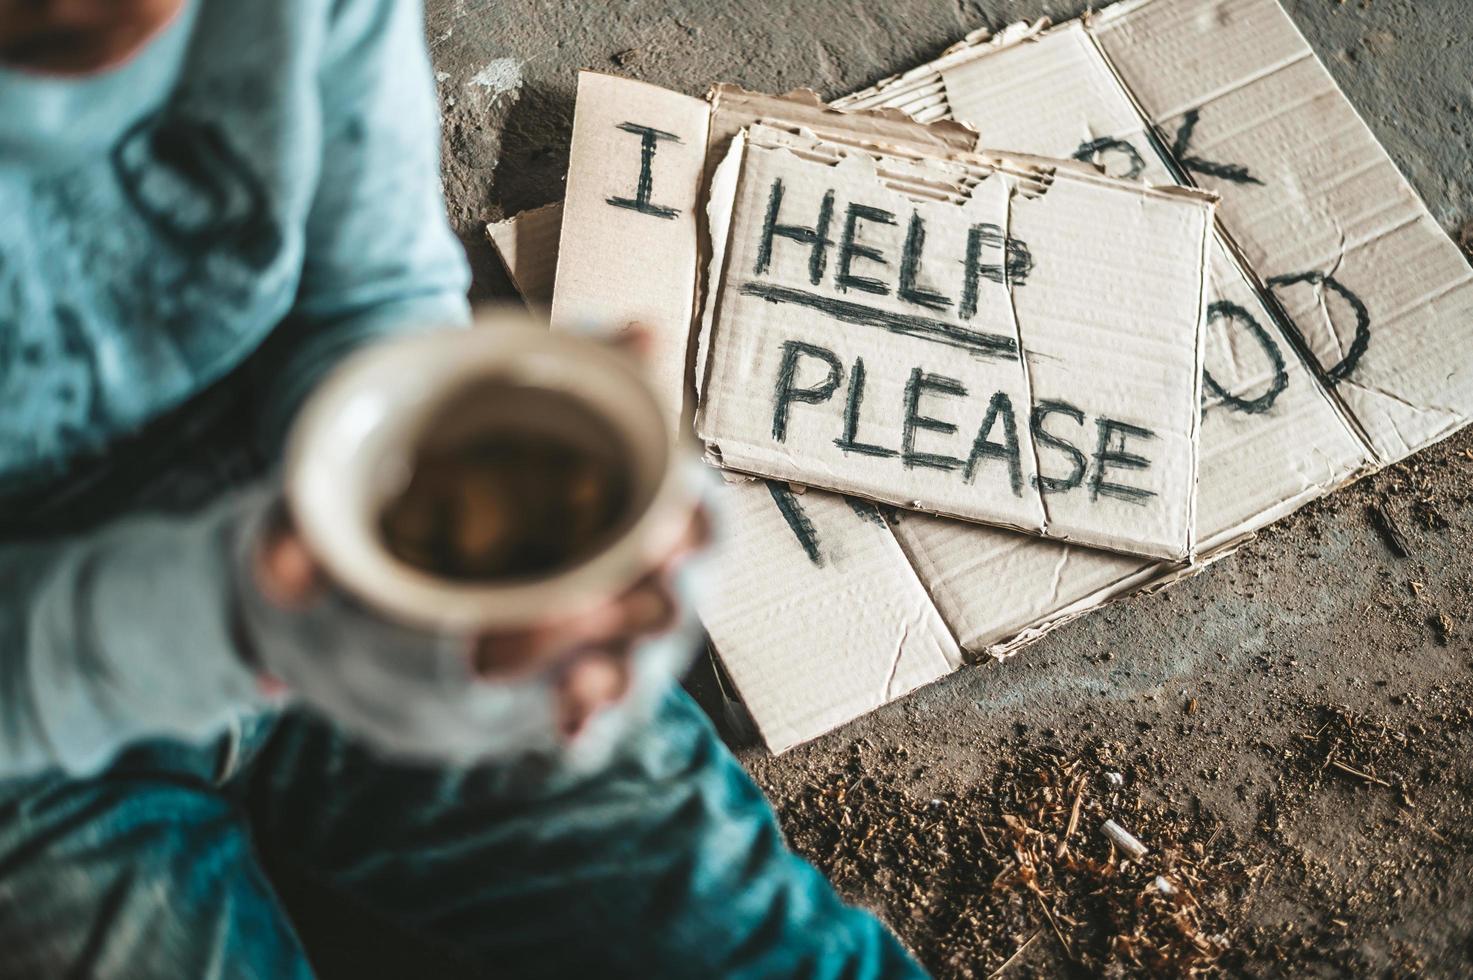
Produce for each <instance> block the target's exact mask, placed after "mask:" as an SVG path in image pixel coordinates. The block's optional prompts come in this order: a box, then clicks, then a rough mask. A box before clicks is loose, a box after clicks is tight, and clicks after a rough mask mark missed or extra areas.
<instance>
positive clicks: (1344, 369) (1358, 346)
mask: <svg viewBox="0 0 1473 980" xmlns="http://www.w3.org/2000/svg"><path fill="white" fill-rule="evenodd" d="M1301 282H1303V283H1308V284H1309V285H1311V286H1324V287H1325V288H1326V289H1328V290H1330V291H1331V292H1333V293H1335V294H1337V295H1338V296H1339V297H1340V298H1341V299H1343V300H1345V302H1347V303H1349V304H1350V309H1351V312H1353V313H1354V314H1355V336H1354V337H1353V338H1352V339H1351V341H1350V348H1349V349H1348V350H1347V351H1346V352H1345V356H1344V357H1342V358H1341V359H1340V362H1339V363H1338V364H1335V365H1334V366H1333V367H1327V368H1325V375H1326V376H1327V377H1328V378H1329V379H1330V380H1331V381H1343V380H1345V379H1346V378H1348V377H1350V373H1351V372H1352V371H1354V370H1355V369H1356V366H1357V365H1358V364H1360V359H1361V358H1362V357H1365V356H1366V350H1367V349H1368V348H1369V347H1370V346H1371V311H1370V310H1368V309H1366V304H1365V303H1364V302H1362V301H1361V298H1360V297H1359V296H1357V295H1356V294H1355V293H1354V292H1352V291H1351V290H1350V288H1349V287H1347V286H1346V285H1344V284H1343V283H1341V282H1340V281H1339V280H1338V279H1336V278H1335V277H1334V276H1327V275H1325V274H1324V273H1323V272H1298V273H1295V274H1293V275H1287V276H1274V277H1273V278H1272V279H1270V280H1269V281H1268V283H1267V286H1268V288H1269V289H1271V290H1273V289H1281V288H1283V287H1284V286H1293V285H1296V284H1298V283H1301ZM1300 332H1301V333H1303V331H1300Z"/></svg>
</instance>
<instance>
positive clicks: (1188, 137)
mask: <svg viewBox="0 0 1473 980" xmlns="http://www.w3.org/2000/svg"><path fill="white" fill-rule="evenodd" d="M1201 118H1202V110H1201V109H1192V110H1190V111H1188V112H1187V114H1186V116H1185V117H1183V119H1182V121H1181V125H1180V126H1178V127H1177V130H1176V139H1175V140H1174V141H1173V142H1172V144H1171V155H1172V156H1174V157H1176V162H1177V163H1179V164H1181V165H1182V168H1183V169H1185V170H1190V171H1192V172H1194V173H1199V174H1204V175H1206V176H1208V177H1218V178H1220V179H1222V180H1227V181H1231V182H1232V183H1234V184H1259V185H1262V184H1263V181H1261V180H1259V179H1258V178H1257V177H1255V176H1253V175H1252V174H1250V173H1249V172H1248V168H1247V167H1244V166H1241V165H1239V164H1236V163H1217V162H1216V161H1213V160H1204V159H1202V158H1201V157H1199V156H1192V155H1191V154H1189V153H1188V152H1187V151H1188V150H1189V149H1191V146H1192V135H1193V134H1194V133H1195V132H1196V131H1197V122H1198V120H1200V119H1201Z"/></svg>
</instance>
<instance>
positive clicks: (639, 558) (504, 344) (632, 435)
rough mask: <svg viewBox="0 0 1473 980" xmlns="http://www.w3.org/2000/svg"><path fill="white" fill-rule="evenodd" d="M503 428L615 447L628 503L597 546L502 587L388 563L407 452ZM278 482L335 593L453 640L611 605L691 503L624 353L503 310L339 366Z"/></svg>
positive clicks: (684, 472) (660, 424)
mask: <svg viewBox="0 0 1473 980" xmlns="http://www.w3.org/2000/svg"><path fill="white" fill-rule="evenodd" d="M590 419H596V420H598V423H599V424H598V425H596V426H591V425H590V424H589V422H590ZM508 431H514V432H516V433H518V434H522V435H527V436H529V437H532V438H535V437H536V436H538V435H545V436H550V437H556V438H559V439H562V440H564V441H566V442H569V443H572V444H573V445H575V446H576V445H579V444H583V445H586V446H588V448H590V449H591V450H598V451H602V452H604V453H607V452H608V449H609V440H611V439H612V440H614V442H615V443H616V444H617V446H618V452H617V458H618V459H619V460H620V465H622V466H624V467H625V468H626V469H625V476H626V477H627V483H628V486H629V487H630V491H631V492H630V493H629V494H628V501H627V506H626V507H625V508H624V511H623V513H622V514H621V516H619V517H618V518H617V520H616V521H615V523H614V526H613V529H612V530H611V531H610V533H609V535H608V536H607V538H606V539H605V540H606V543H605V544H604V546H603V547H601V548H599V549H598V550H596V551H595V552H594V553H592V554H589V555H587V556H585V557H583V558H581V559H578V560H576V562H575V563H572V564H570V565H568V566H566V567H563V568H560V569H558V570H556V571H554V572H552V573H549V574H547V575H545V576H542V577H532V578H515V579H504V580H502V579H498V580H485V581H466V580H458V579H448V578H443V577H439V576H436V575H434V574H433V573H431V572H428V571H426V570H424V569H422V568H419V567H417V566H415V565H411V564H408V563H406V562H404V561H402V560H400V559H399V558H396V557H395V556H394V555H393V554H392V553H391V552H390V551H389V549H388V547H387V545H386V544H385V541H384V536H383V531H382V530H381V524H380V521H381V516H382V514H383V511H384V508H385V506H386V505H387V504H388V502H389V501H390V500H391V499H392V498H393V497H394V495H395V494H397V493H399V492H400V491H402V489H403V487H404V486H405V485H406V483H407V479H408V475H409V467H411V466H412V464H413V461H414V460H415V459H416V457H417V454H418V451H419V450H420V449H421V448H423V447H425V446H427V445H437V446H447V445H448V446H455V445H458V444H461V443H463V442H464V441H466V440H469V439H474V437H475V436H476V435H477V434H478V433H484V432H501V433H505V432H508ZM590 440H595V441H597V443H598V444H597V445H590ZM284 478H285V496H286V503H287V507H288V509H289V511H290V513H291V516H292V518H293V520H294V522H295V525H296V527H297V530H298V532H299V533H300V534H301V535H302V537H303V539H304V541H305V542H306V544H307V547H308V548H309V550H311V551H312V553H313V554H314V555H315V556H316V558H317V559H318V561H319V562H320V563H321V564H322V566H323V567H324V568H325V569H326V571H327V573H328V575H329V576H330V577H331V578H332V579H333V580H334V581H335V583H336V584H337V585H339V586H341V587H342V588H343V589H344V590H345V591H346V592H347V593H349V594H350V595H352V596H354V597H356V598H357V599H358V600H360V601H361V602H363V603H364V604H366V605H367V606H369V607H370V608H372V609H374V610H375V611H377V612H379V613H380V614H382V615H385V616H387V617H390V618H392V619H394V620H398V621H400V622H404V623H406V624H409V625H413V626H417V627H422V628H426V629H431V630H435V631H437V632H454V633H473V632H493V631H502V630H510V629H517V628H522V627H528V626H534V625H538V624H543V623H547V622H550V621H555V620H557V619H560V618H564V617H567V616H570V615H574V614H576V613H578V612H579V611H581V610H583V609H586V608H588V607H590V606H592V605H595V604H597V603H599V602H601V601H604V600H606V599H608V598H609V597H611V596H613V595H617V594H618V593H620V592H622V591H623V590H624V589H626V588H628V587H629V586H631V585H633V584H634V583H635V582H636V581H637V580H638V579H639V578H640V577H642V576H643V575H645V574H646V573H647V572H648V571H649V569H650V568H651V566H652V564H653V562H655V561H657V560H658V559H659V557H660V556H662V555H664V554H667V553H669V551H670V549H671V548H673V547H674V546H675V545H676V544H677V542H678V541H679V539H680V537H681V536H682V535H683V534H684V533H685V532H686V530H687V528H688V525H689V520H690V514H691V509H692V507H693V506H694V503H695V500H696V491H695V489H694V488H693V487H692V486H691V481H690V480H689V478H688V469H687V468H686V467H684V466H683V465H682V459H681V458H680V454H679V453H678V452H677V451H676V449H675V447H674V446H673V444H672V439H671V433H670V430H669V427H668V425H667V423H666V421H665V415H664V413H663V411H662V409H661V406H660V403H659V400H658V398H657V396H656V395H655V393H654V392H653V390H652V389H651V388H650V386H649V384H648V383H647V382H646V380H645V378H644V375H643V372H642V370H641V368H640V366H639V364H638V363H637V362H636V361H635V360H634V358H633V357H632V356H631V355H629V354H626V353H624V352H622V351H620V350H617V349H615V348H613V347H611V346H609V345H607V344H604V343H600V342H598V341H596V340H592V339H587V338H583V337H577V336H572V335H567V334H554V333H549V332H548V331H547V330H546V329H545V327H539V325H538V324H537V322H536V321H534V320H533V319H532V318H531V317H530V316H529V315H527V314H526V313H524V312H520V311H513V310H509V309H497V310H492V311H488V312H484V313H482V314H481V315H479V316H478V318H477V324H476V326H475V327H474V328H472V329H470V330H442V331H435V332H429V333H422V334H417V335H413V336H408V337H403V338H396V339H392V340H387V341H383V342H380V343H376V344H374V345H373V346H371V347H369V348H366V349H364V350H362V351H360V352H358V353H356V354H354V355H353V356H352V357H350V358H349V359H348V360H347V361H345V362H344V363H343V364H342V365H341V366H340V367H339V368H338V369H337V370H336V371H334V372H333V373H332V374H331V375H330V376H329V377H328V378H327V379H326V380H325V381H324V382H323V383H322V384H321V385H320V386H319V387H318V388H317V390H316V391H314V393H313V394H312V396H311V397H310V398H309V400H308V402H307V404H306V405H304V406H303V409H302V411H301V413H300V414H299V416H298V417H297V420H296V422H295V424H294V426H293V429H292V432H291V434H290V437H289V439H288V444H287V451H286V463H285V472H284Z"/></svg>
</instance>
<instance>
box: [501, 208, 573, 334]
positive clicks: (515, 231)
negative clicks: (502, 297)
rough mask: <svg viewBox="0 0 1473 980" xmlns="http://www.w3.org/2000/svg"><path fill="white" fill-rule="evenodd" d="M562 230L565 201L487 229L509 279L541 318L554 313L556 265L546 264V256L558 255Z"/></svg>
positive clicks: (553, 263)
mask: <svg viewBox="0 0 1473 980" xmlns="http://www.w3.org/2000/svg"><path fill="white" fill-rule="evenodd" d="M562 227H563V202H562V201H554V202H552V203H551V204H544V205H543V206H542V207H540V208H532V209H531V210H528V211H522V212H520V213H519V214H516V215H514V216H512V217H510V218H505V219H503V220H501V221H493V222H491V223H490V224H488V225H486V237H487V238H489V239H490V240H491V245H492V246H493V248H494V250H495V252H496V255H497V258H499V259H500V260H501V266H502V268H503V269H505V270H506V275H507V278H508V279H510V280H511V284H512V286H513V287H514V288H515V289H516V291H517V294H518V295H519V296H521V298H522V302H524V303H525V304H526V305H527V308H528V309H529V310H530V311H531V312H533V313H535V314H537V315H538V316H539V317H541V318H546V317H547V316H548V315H549V313H550V312H551V310H552V291H553V290H552V285H553V280H554V278H556V274H557V263H556V261H553V262H547V261H545V256H547V255H548V254H552V255H556V254H557V244H558V237H559V236H560V235H561V234H562Z"/></svg>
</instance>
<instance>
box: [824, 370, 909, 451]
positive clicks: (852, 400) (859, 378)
mask: <svg viewBox="0 0 1473 980" xmlns="http://www.w3.org/2000/svg"><path fill="white" fill-rule="evenodd" d="M863 403H864V358H862V357H856V358H855V359H854V366H853V367H852V368H850V369H849V398H848V401H847V403H846V404H845V406H844V434H843V435H842V436H840V437H839V438H838V439H835V440H834V445H836V446H838V447H839V448H840V449H842V450H844V452H846V453H858V454H859V455H861V456H881V457H889V456H895V455H897V454H896V452H895V450H893V449H886V448H885V447H884V446H876V445H871V444H870V443H866V442H860V441H859V407H860V405H862V404H863Z"/></svg>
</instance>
